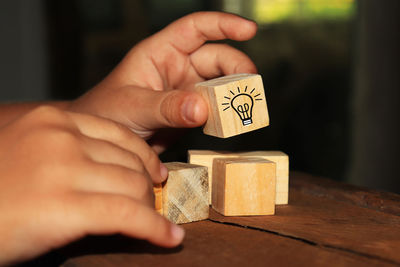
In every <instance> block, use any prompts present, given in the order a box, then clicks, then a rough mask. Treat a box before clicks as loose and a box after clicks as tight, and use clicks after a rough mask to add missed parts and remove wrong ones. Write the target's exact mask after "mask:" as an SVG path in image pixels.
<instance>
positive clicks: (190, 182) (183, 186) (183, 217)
mask: <svg viewBox="0 0 400 267" xmlns="http://www.w3.org/2000/svg"><path fill="white" fill-rule="evenodd" d="M165 166H166V167H167V169H168V179H167V181H166V182H164V183H163V184H162V190H161V192H160V189H159V188H157V187H155V188H154V192H155V197H156V201H155V203H156V210H157V211H158V212H160V213H161V214H162V215H164V217H166V218H167V219H168V220H170V221H171V222H173V223H176V224H180V223H188V222H194V221H200V220H205V219H207V218H208V214H209V203H208V188H209V186H208V171H207V167H204V166H199V165H194V164H189V163H182V162H169V163H165ZM160 198H162V200H161V201H160Z"/></svg>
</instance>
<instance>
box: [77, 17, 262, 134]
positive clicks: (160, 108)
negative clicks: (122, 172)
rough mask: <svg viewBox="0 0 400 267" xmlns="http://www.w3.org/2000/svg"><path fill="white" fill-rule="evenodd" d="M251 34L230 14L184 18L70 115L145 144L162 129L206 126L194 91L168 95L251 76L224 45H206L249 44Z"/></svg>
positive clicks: (133, 54)
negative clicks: (101, 120) (124, 130)
mask: <svg viewBox="0 0 400 267" xmlns="http://www.w3.org/2000/svg"><path fill="white" fill-rule="evenodd" d="M256 30H257V26H256V24H255V23H254V22H252V21H248V20H245V19H243V18H240V17H238V16H235V15H232V14H225V13H218V12H199V13H194V14H191V15H188V16H186V17H184V18H182V19H179V20H177V21H176V22H174V23H172V24H171V25H169V26H168V27H166V28H165V29H164V30H162V31H160V32H159V33H157V34H155V35H153V36H151V37H150V38H147V39H146V40H144V41H142V42H141V43H139V44H138V45H137V46H135V47H134V48H133V49H132V50H131V51H130V52H129V53H128V54H127V55H126V56H125V58H124V59H123V60H122V62H121V63H120V64H119V65H118V66H117V67H116V68H115V70H114V71H113V72H111V74H110V75H108V76H107V77H106V78H105V80H103V81H102V82H101V83H100V84H98V85H97V86H96V87H95V88H94V89H92V90H91V91H89V92H88V93H87V94H86V95H84V96H83V97H81V98H80V99H78V100H77V101H74V102H73V103H72V105H71V110H77V111H81V112H87V113H92V114H95V115H99V116H102V117H106V118H110V119H113V120H115V121H118V122H120V123H122V124H124V125H126V126H128V127H129V128H131V129H132V130H133V131H134V132H136V133H138V134H139V135H140V136H142V137H144V138H145V139H148V138H150V137H151V136H152V135H153V134H154V132H155V130H156V129H159V128H163V127H183V128H186V127H197V126H200V125H202V124H204V123H205V121H206V120H207V106H206V103H205V102H204V100H203V99H202V98H201V97H200V96H199V95H198V94H196V93H194V92H193V91H190V90H185V91H183V90H173V91H172V90H171V89H191V88H193V87H194V84H195V83H197V82H200V81H203V80H205V79H211V78H214V77H217V76H221V75H227V74H232V73H240V72H247V73H254V72H256V67H255V66H254V64H253V62H252V61H251V60H250V59H249V58H248V57H247V56H246V55H245V54H244V53H242V52H240V51H238V50H236V49H234V48H232V47H230V46H228V45H225V44H217V43H208V44H205V42H206V41H207V40H222V39H233V40H237V41H244V40H248V39H250V38H252V37H253V36H254V35H255V33H256ZM146 89H152V90H146ZM161 91H163V92H161Z"/></svg>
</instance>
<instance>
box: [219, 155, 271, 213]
mask: <svg viewBox="0 0 400 267" xmlns="http://www.w3.org/2000/svg"><path fill="white" fill-rule="evenodd" d="M213 170H214V171H213V179H212V180H213V184H212V207H213V208H214V209H215V210H216V211H218V212H219V213H221V214H222V215H225V216H245V215H272V214H274V213H275V179H276V177H275V173H276V169H275V163H274V162H271V161H268V160H264V159H260V158H217V159H215V160H214V163H213Z"/></svg>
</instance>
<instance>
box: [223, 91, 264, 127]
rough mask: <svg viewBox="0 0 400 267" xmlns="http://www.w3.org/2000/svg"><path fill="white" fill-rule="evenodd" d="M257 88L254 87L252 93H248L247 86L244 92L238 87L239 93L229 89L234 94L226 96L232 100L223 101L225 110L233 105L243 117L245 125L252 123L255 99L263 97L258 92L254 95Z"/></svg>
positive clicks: (241, 117) (258, 99)
mask: <svg viewBox="0 0 400 267" xmlns="http://www.w3.org/2000/svg"><path fill="white" fill-rule="evenodd" d="M255 90H256V88H253V89H252V90H251V91H250V93H247V86H246V88H245V89H244V92H241V91H240V88H239V87H237V94H235V93H234V92H233V91H232V90H229V92H230V93H231V94H232V96H231V95H229V96H224V98H225V99H227V100H230V102H224V103H222V106H223V111H225V110H228V109H229V108H231V107H232V109H233V110H235V111H236V114H237V115H238V116H239V118H240V119H241V121H242V124H243V126H247V125H250V124H252V123H253V117H252V112H253V105H254V101H260V100H262V98H260V95H261V94H259V93H258V94H256V95H254V96H253V95H252V94H253V92H254V91H255Z"/></svg>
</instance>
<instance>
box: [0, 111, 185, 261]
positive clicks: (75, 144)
mask: <svg viewBox="0 0 400 267" xmlns="http://www.w3.org/2000/svg"><path fill="white" fill-rule="evenodd" d="M0 147H1V148H2V149H1V151H0V173H1V174H2V175H1V179H0V188H1V194H0V210H1V216H0V236H1V237H2V240H3V242H0V251H2V253H1V254H0V265H1V264H5V263H14V262H15V261H16V260H25V259H29V258H32V257H35V256H37V255H40V254H42V253H44V252H47V251H49V250H50V249H52V248H54V247H59V246H62V245H65V244H67V243H69V242H71V241H73V240H76V239H78V238H81V237H83V236H85V235H87V234H114V233H122V234H125V235H128V236H132V237H136V238H141V239H147V240H149V241H150V242H152V243H154V244H157V245H161V246H167V247H171V246H176V245H178V244H179V243H180V242H181V241H182V238H183V232H182V231H181V230H179V229H176V227H177V226H175V225H173V224H171V223H170V222H168V221H167V220H166V219H165V218H163V217H162V216H161V215H159V214H158V213H157V212H155V211H154V208H153V207H154V196H153V195H152V191H153V189H152V188H153V183H159V182H161V181H163V180H165V178H166V175H167V173H166V171H165V170H162V168H163V167H162V165H161V163H160V161H159V159H158V156H157V155H156V153H155V152H154V151H153V150H152V149H151V148H150V147H149V146H148V145H147V144H146V142H145V141H144V140H143V139H142V138H140V137H138V136H137V135H136V134H134V133H132V131H130V130H129V129H127V128H126V127H124V126H122V125H120V124H117V123H115V122H112V121H110V120H106V119H102V118H99V117H94V116H91V115H86V114H79V113H73V112H66V111H62V110H59V109H55V108H53V107H46V106H42V107H39V108H37V109H34V110H33V111H31V112H29V113H28V114H26V115H24V116H22V117H21V118H19V119H18V120H16V121H14V122H12V123H10V124H8V125H7V126H6V127H4V128H2V129H1V131H0ZM5 189H6V190H5Z"/></svg>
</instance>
